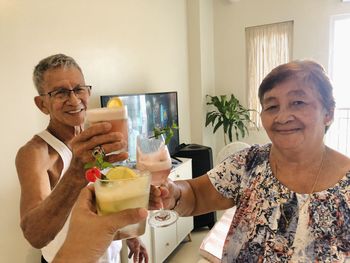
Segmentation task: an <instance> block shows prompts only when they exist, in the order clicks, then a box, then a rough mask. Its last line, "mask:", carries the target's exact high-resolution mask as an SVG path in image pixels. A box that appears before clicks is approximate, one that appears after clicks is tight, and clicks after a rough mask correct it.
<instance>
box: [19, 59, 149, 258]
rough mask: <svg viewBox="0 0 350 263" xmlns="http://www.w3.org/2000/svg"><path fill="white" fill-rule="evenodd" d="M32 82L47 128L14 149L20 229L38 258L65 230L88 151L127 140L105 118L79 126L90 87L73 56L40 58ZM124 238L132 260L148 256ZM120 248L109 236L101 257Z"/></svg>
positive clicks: (52, 250) (50, 253) (51, 252)
mask: <svg viewBox="0 0 350 263" xmlns="http://www.w3.org/2000/svg"><path fill="white" fill-rule="evenodd" d="M33 81H34V84H35V87H36V89H37V90H38V93H39V95H38V96H36V97H35V98H34V101H35V104H36V105H37V107H38V108H39V109H40V110H41V111H42V112H43V113H44V114H46V115H49V117H50V121H49V124H48V126H47V128H46V130H44V131H42V132H40V133H38V134H36V135H34V137H33V138H32V139H31V140H30V141H29V142H27V143H26V144H25V145H24V146H23V147H21V149H20V150H19V151H18V153H17V157H16V167H17V173H18V177H19V181H20V184H21V205H20V212H21V228H22V230H23V233H24V236H25V238H26V239H27V240H28V241H29V243H30V244H31V245H32V246H33V247H35V248H40V249H41V250H42V255H43V256H42V262H51V261H52V260H53V258H54V256H55V254H56V253H57V251H58V249H59V248H60V247H61V245H62V243H63V241H64V239H65V236H66V234H67V229H68V220H67V219H68V218H69V216H70V212H71V209H72V207H73V205H74V203H75V201H76V199H77V197H78V195H79V193H80V190H81V189H82V188H84V187H85V186H86V185H87V183H88V182H87V181H86V179H85V176H84V174H85V170H84V164H85V163H87V162H90V161H93V156H92V151H93V150H94V148H96V147H98V146H101V147H103V149H104V151H105V152H106V153H110V152H113V151H116V150H119V149H122V148H123V147H125V144H126V141H125V140H124V138H123V135H122V134H121V133H118V132H111V131H110V129H111V125H110V124H109V123H100V124H97V125H94V126H92V127H89V128H88V129H86V130H85V131H84V129H83V124H84V119H85V112H86V108H87V104H88V100H89V97H90V92H91V86H89V85H86V84H85V80H84V76H83V73H82V70H81V68H80V67H79V65H78V64H77V63H76V62H75V60H74V59H73V58H71V57H69V56H66V55H63V54H57V55H53V56H50V57H47V58H45V59H43V60H41V61H40V62H39V64H38V65H37V66H36V67H35V69H34V73H33ZM126 158H127V153H121V154H118V155H109V160H108V161H110V162H114V161H118V160H124V159H126ZM91 242H94V239H93V237H91ZM127 243H128V246H129V248H130V250H131V254H133V253H134V260H135V259H137V258H140V259H141V260H142V258H143V257H144V258H145V259H147V252H146V250H145V248H144V247H143V246H142V245H141V246H140V243H139V242H138V240H137V239H130V240H128V241H127ZM120 248H121V242H120V241H114V242H113V243H112V244H111V246H110V247H109V248H108V250H107V251H106V253H105V254H104V255H103V256H102V258H101V259H100V262H119V254H120V253H119V252H120ZM139 252H140V257H138V256H139V255H138V254H139Z"/></svg>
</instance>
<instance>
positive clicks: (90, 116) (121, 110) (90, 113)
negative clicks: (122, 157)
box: [86, 98, 128, 154]
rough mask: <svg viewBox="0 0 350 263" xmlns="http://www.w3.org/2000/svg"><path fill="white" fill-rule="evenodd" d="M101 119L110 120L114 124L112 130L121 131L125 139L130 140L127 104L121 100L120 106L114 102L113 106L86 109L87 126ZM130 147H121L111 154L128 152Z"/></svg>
mask: <svg viewBox="0 0 350 263" xmlns="http://www.w3.org/2000/svg"><path fill="white" fill-rule="evenodd" d="M112 99H114V100H115V99H116V98H112ZM101 121H108V122H110V123H111V124H112V131H115V132H120V133H122V134H123V137H124V140H125V141H126V143H127V142H128V111H127V108H126V106H124V105H123V104H122V102H121V104H119V105H118V106H116V105H115V104H114V106H113V107H108V104H107V108H96V109H89V110H87V111H86V123H87V126H90V125H94V124H95V123H98V122H101ZM127 151H128V147H127V146H126V147H125V149H121V150H119V151H117V152H112V153H110V154H118V153H121V152H127Z"/></svg>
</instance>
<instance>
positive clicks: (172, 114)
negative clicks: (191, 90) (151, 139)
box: [100, 91, 179, 161]
mask: <svg viewBox="0 0 350 263" xmlns="http://www.w3.org/2000/svg"><path fill="white" fill-rule="evenodd" d="M115 96H118V97H119V98H120V99H121V100H122V101H123V103H124V105H126V106H127V109H128V115H129V142H128V143H129V158H130V160H131V161H136V137H137V135H138V134H140V133H145V134H147V135H148V136H152V135H153V128H154V127H165V126H170V125H172V124H173V122H175V123H176V124H177V125H178V124H179V117H178V102H177V92H176V91H172V92H158V93H140V94H113V95H102V96H100V102H101V107H106V106H107V102H108V100H109V99H110V98H111V97H115ZM178 146H179V131H178V130H175V132H174V136H173V137H172V139H171V140H170V142H169V144H168V148H169V152H170V155H172V156H173V155H174V154H175V152H176V148H177V147H178Z"/></svg>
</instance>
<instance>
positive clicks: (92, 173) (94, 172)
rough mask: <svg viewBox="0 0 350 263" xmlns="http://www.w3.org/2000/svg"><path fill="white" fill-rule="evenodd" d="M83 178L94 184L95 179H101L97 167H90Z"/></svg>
mask: <svg viewBox="0 0 350 263" xmlns="http://www.w3.org/2000/svg"><path fill="white" fill-rule="evenodd" d="M85 178H86V180H88V181H89V182H95V181H96V179H97V178H101V171H100V170H99V169H98V168H97V167H92V168H90V169H88V170H86V172H85Z"/></svg>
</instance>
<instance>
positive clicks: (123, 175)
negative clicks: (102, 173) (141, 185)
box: [106, 166, 138, 180]
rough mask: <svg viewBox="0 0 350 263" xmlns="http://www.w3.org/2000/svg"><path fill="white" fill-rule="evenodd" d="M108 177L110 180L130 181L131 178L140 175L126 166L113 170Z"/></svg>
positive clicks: (108, 173)
mask: <svg viewBox="0 0 350 263" xmlns="http://www.w3.org/2000/svg"><path fill="white" fill-rule="evenodd" d="M106 177H107V178H108V179H109V180H116V179H130V178H136V177H138V175H137V174H136V173H135V172H134V171H133V170H132V169H130V168H128V167H124V166H118V167H113V168H111V169H110V170H109V171H108V172H107V174H106Z"/></svg>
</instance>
